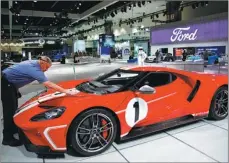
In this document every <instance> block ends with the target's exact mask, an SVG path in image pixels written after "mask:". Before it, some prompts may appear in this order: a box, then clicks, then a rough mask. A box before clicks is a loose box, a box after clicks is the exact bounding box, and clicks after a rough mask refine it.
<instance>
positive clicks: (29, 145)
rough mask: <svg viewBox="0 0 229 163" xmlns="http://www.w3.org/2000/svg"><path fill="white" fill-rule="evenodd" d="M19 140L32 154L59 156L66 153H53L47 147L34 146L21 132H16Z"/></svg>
mask: <svg viewBox="0 0 229 163" xmlns="http://www.w3.org/2000/svg"><path fill="white" fill-rule="evenodd" d="M18 134H19V138H20V140H21V141H22V142H23V144H24V146H25V148H26V150H27V151H29V152H34V153H36V154H38V155H60V154H64V153H65V152H66V151H53V150H52V149H51V148H50V147H48V146H36V145H34V144H32V142H31V141H30V140H29V139H28V138H27V136H26V135H25V134H24V133H23V131H22V130H20V129H19V131H18Z"/></svg>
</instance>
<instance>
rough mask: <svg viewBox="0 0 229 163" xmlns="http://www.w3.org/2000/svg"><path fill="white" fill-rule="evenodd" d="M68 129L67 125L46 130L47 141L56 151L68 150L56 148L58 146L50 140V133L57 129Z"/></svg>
mask: <svg viewBox="0 0 229 163" xmlns="http://www.w3.org/2000/svg"><path fill="white" fill-rule="evenodd" d="M65 127H67V125H61V126H52V127H47V128H46V129H45V130H44V136H45V138H46V139H47V141H48V142H49V144H50V145H51V146H52V147H53V148H54V149H55V150H61V151H63V150H66V147H64V148H59V147H57V146H56V144H55V143H54V142H53V141H52V139H51V138H50V136H49V134H48V133H49V131H51V130H55V129H60V128H65Z"/></svg>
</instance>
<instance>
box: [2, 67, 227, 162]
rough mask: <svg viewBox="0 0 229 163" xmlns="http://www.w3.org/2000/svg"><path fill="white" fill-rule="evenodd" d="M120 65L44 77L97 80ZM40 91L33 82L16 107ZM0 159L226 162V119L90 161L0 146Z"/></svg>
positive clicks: (118, 147) (56, 70)
mask: <svg viewBox="0 0 229 163" xmlns="http://www.w3.org/2000/svg"><path fill="white" fill-rule="evenodd" d="M123 65H125V64H123V63H111V64H100V63H93V64H86V65H77V66H76V69H75V72H76V75H74V73H73V72H74V71H73V66H72V65H70V64H68V65H60V64H55V65H53V66H52V68H51V69H50V70H49V71H48V72H47V76H48V78H49V79H50V80H51V81H54V82H58V81H62V80H63V79H64V80H70V79H80V78H87V77H96V76H98V74H100V73H106V72H109V71H111V70H113V69H115V68H118V67H120V66H123ZM206 71H207V70H206ZM209 71H211V72H212V71H213V70H209ZM216 73H217V70H216ZM40 89H42V86H41V85H39V84H37V83H36V82H34V83H32V84H30V85H28V86H26V87H24V88H22V89H21V90H20V91H21V93H22V95H23V97H22V98H21V99H20V101H19V105H21V104H23V103H24V102H25V101H26V100H28V99H29V98H30V97H32V96H33V95H35V94H36V92H37V91H38V90H40ZM0 159H1V162H228V118H226V119H224V120H221V121H209V120H201V121H198V122H196V123H193V124H189V125H185V126H182V127H178V128H175V129H170V130H165V131H163V132H159V133H156V134H153V135H151V136H148V137H144V138H141V139H137V140H134V141H130V142H127V143H122V144H115V143H114V144H113V145H112V147H111V148H110V149H109V150H107V151H106V152H105V153H103V154H101V155H97V156H93V157H79V156H74V155H72V154H65V158H56V159H55V158H37V155H36V154H34V153H31V152H27V151H26V149H25V148H24V146H21V147H14V148H13V147H8V146H1V151H0Z"/></svg>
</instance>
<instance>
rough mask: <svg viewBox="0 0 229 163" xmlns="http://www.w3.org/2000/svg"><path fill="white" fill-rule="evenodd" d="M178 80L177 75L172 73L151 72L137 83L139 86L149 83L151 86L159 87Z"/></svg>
mask: <svg viewBox="0 0 229 163" xmlns="http://www.w3.org/2000/svg"><path fill="white" fill-rule="evenodd" d="M174 80H176V76H175V75H173V74H171V73H151V74H149V75H148V76H146V77H145V78H144V79H143V80H141V81H140V82H139V83H137V85H136V86H137V88H140V87H142V86H143V85H149V86H151V87H158V86H163V85H166V84H169V83H171V82H173V81H174Z"/></svg>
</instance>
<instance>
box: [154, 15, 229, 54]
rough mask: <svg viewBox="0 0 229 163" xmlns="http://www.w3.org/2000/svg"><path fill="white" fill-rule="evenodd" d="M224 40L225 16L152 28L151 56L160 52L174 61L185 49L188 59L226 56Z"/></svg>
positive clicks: (225, 37)
mask: <svg viewBox="0 0 229 163" xmlns="http://www.w3.org/2000/svg"><path fill="white" fill-rule="evenodd" d="M227 40H228V17H227V13H223V14H218V15H212V16H207V17H201V18H198V19H193V20H191V21H181V22H176V23H170V24H165V25H161V26H155V27H152V28H151V32H150V45H151V55H152V54H155V52H156V51H157V50H159V51H162V49H163V50H164V51H167V53H171V54H173V56H174V57H175V58H179V57H181V56H182V53H183V50H184V49H186V52H187V53H188V54H190V55H193V54H200V53H203V52H205V51H207V52H210V53H214V54H216V55H220V54H228V41H227Z"/></svg>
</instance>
